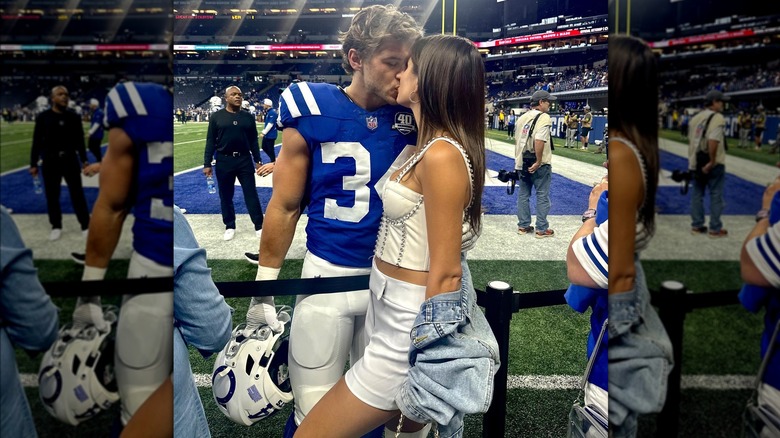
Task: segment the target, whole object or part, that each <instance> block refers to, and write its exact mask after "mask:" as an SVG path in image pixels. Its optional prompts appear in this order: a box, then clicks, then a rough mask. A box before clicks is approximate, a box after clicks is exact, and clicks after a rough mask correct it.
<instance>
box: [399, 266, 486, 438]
mask: <svg viewBox="0 0 780 438" xmlns="http://www.w3.org/2000/svg"><path fill="white" fill-rule="evenodd" d="M461 268H462V269H463V277H462V279H461V288H460V290H458V291H453V292H447V293H443V294H439V295H436V296H434V297H431V298H430V299H428V300H426V301H425V302H423V304H422V306H421V307H420V313H419V314H418V315H417V318H416V319H415V321H414V326H413V327H412V330H411V338H412V346H411V348H410V349H409V363H410V365H411V367H410V368H409V374H408V375H407V378H406V381H405V382H404V384H403V386H402V387H401V389H400V390H399V391H398V393H397V394H396V395H395V402H396V404H397V405H398V408H399V409H400V410H401V412H402V413H403V414H404V416H406V417H408V418H409V419H410V420H412V421H415V422H417V423H432V422H435V423H437V424H439V436H441V437H442V438H450V437H457V438H460V437H462V436H463V418H464V415H465V414H473V413H479V412H486V411H487V410H488V408H489V407H490V402H491V400H492V399H493V378H494V376H495V374H496V372H497V371H498V367H499V366H500V363H499V356H498V342H497V341H496V338H495V336H494V335H493V332H492V331H491V329H490V326H489V325H488V322H487V319H485V315H484V314H483V313H482V310H480V308H479V307H478V306H477V297H476V292H475V291H474V286H473V283H472V280H471V273H470V271H469V267H468V264H467V263H466V259H465V256H463V255H461Z"/></svg>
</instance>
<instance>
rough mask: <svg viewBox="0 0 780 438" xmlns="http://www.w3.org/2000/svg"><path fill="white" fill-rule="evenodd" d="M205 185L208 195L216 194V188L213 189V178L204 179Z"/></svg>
mask: <svg viewBox="0 0 780 438" xmlns="http://www.w3.org/2000/svg"><path fill="white" fill-rule="evenodd" d="M206 185H207V186H208V188H209V193H212V194H214V193H217V188H216V187H214V178H213V177H211V176H209V177H206Z"/></svg>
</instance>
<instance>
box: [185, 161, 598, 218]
mask: <svg viewBox="0 0 780 438" xmlns="http://www.w3.org/2000/svg"><path fill="white" fill-rule="evenodd" d="M487 165H488V168H489V169H491V170H495V171H498V170H500V169H513V168H514V160H513V159H511V158H508V157H505V156H503V155H500V154H497V153H494V152H492V151H487ZM173 184H174V187H173V193H174V202H175V203H176V205H178V206H179V207H181V208H186V209H187V212H188V213H194V214H219V213H220V206H219V195H218V194H217V193H214V194H209V193H208V192H207V191H206V181H205V179H204V178H203V173H202V171H201V170H200V169H195V170H192V171H190V172H186V173H183V174H181V175H177V176H176V177H175V178H174V182H173ZM257 192H258V194H259V195H260V203H261V204H262V205H263V209H265V207H266V206H267V205H268V201H269V200H270V199H271V189H270V188H265V187H259V188H258V189H257ZM588 193H590V187H588V186H586V185H585V184H580V183H578V182H575V181H572V180H570V179H568V178H564V177H562V176H560V175H556V174H553V179H552V183H551V188H550V196H551V197H552V207H551V209H550V214H552V215H578V214H581V213H582V212H583V211H584V210H586V209H587V207H588V206H587V199H588ZM233 203H234V205H235V208H236V214H247V213H248V211H247V209H246V203H245V202H244V195H243V193H242V192H241V188H240V187H238V186H236V191H235V194H234V196H233ZM482 205H483V207H484V208H485V213H486V214H516V213H517V192H515V194H514V195H512V196H509V195H507V194H506V187H504V186H490V187H486V188H485V192H484V194H483V197H482ZM531 214H536V195H535V194H532V195H531Z"/></svg>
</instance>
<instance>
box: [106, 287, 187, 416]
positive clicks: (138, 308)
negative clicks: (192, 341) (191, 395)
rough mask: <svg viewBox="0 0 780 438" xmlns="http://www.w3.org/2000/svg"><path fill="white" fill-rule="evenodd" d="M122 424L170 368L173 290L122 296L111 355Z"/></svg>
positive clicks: (163, 378)
mask: <svg viewBox="0 0 780 438" xmlns="http://www.w3.org/2000/svg"><path fill="white" fill-rule="evenodd" d="M115 358H116V360H115V367H116V378H117V385H118V387H119V393H120V395H121V400H122V423H124V424H127V421H128V420H129V419H130V417H132V416H133V414H134V413H135V411H136V410H137V409H138V408H139V407H140V406H141V404H142V403H143V402H144V401H145V400H146V399H147V398H148V397H149V395H151V394H152V392H154V391H155V390H156V389H157V388H158V387H159V386H160V384H162V383H163V381H164V380H165V379H166V378H167V377H168V376H169V375H170V374H171V372H172V370H173V293H155V294H143V295H132V296H129V297H126V298H125V300H124V302H123V304H122V307H121V309H120V313H119V322H118V326H117V335H116V356H115Z"/></svg>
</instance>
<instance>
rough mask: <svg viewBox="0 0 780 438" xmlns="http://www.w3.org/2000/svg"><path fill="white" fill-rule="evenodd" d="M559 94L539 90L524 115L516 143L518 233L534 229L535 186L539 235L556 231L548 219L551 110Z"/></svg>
mask: <svg viewBox="0 0 780 438" xmlns="http://www.w3.org/2000/svg"><path fill="white" fill-rule="evenodd" d="M555 99H556V97H555V96H551V95H550V93H548V92H546V91H544V90H539V91H536V92H535V93H534V94H533V95H532V96H531V110H530V111H528V112H526V113H525V114H523V115H522V116H520V118H519V119H518V121H517V126H518V127H519V128H520V135H518V136H517V144H516V145H515V169H517V173H518V174H519V175H520V180H519V181H518V182H519V186H520V190H519V191H518V195H517V233H518V234H528V233H531V232H533V231H534V227H532V226H531V205H530V198H531V186H533V187H535V188H536V238H537V239H542V238H545V237H552V236H553V235H555V232H554V231H553V230H551V229H550V228H548V227H549V224H548V223H547V213H549V212H550V181H551V180H552V166H551V165H550V161H551V159H552V149H551V146H552V137H551V134H550V127H551V126H552V121H551V120H550V116H549V115H548V114H547V113H548V112H549V111H550V106H551V105H552V104H551V101H553V100H555Z"/></svg>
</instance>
